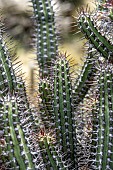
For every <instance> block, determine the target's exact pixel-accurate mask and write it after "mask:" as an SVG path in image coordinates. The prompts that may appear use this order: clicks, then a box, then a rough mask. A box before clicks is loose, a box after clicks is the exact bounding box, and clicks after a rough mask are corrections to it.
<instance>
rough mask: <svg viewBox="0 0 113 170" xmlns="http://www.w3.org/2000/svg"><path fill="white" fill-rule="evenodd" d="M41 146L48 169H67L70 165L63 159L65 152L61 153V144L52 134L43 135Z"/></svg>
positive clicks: (40, 139)
mask: <svg viewBox="0 0 113 170" xmlns="http://www.w3.org/2000/svg"><path fill="white" fill-rule="evenodd" d="M39 141H40V142H39V145H40V148H41V149H42V150H43V152H42V157H43V162H44V164H45V168H46V169H47V170H50V169H54V170H59V169H62V170H66V169H67V168H68V167H69V166H70V165H67V163H66V162H65V161H63V154H62V153H61V150H60V147H59V145H58V144H57V143H56V141H55V138H54V137H52V135H51V134H46V133H45V132H44V134H43V135H41V136H40V138H39Z"/></svg>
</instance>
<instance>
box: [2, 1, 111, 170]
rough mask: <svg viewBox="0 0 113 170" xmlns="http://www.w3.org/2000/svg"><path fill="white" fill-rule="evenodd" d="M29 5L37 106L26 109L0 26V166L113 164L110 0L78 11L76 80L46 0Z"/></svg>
mask: <svg viewBox="0 0 113 170" xmlns="http://www.w3.org/2000/svg"><path fill="white" fill-rule="evenodd" d="M32 3H33V8H34V18H35V23H36V39H37V40H36V42H37V46H36V48H37V60H38V65H39V77H40V82H39V85H38V86H39V87H37V90H38V91H39V96H38V97H40V99H41V100H40V103H39V107H38V108H32V107H31V105H30V103H29V100H28V98H27V95H26V88H25V83H24V82H23V80H22V76H21V75H20V76H18V75H17V74H16V71H15V69H14V67H13V64H12V62H11V59H10V58H11V57H10V52H9V51H8V49H7V43H5V42H4V39H3V36H4V32H3V26H2V24H1V32H0V159H1V160H0V168H1V169H15V170H16V169H20V170H24V169H25V170H27V169H32V170H35V169H36V170H50V169H51V170H86V169H91V170H93V169H97V170H106V169H109V170H110V169H113V147H112V145H113V139H112V137H113V126H112V122H113V118H112V117H113V116H112V113H113V85H112V84H113V78H112V75H113V58H112V57H113V35H112V31H113V1H112V0H111V1H110V0H107V1H104V0H103V1H98V5H97V7H96V10H95V11H93V12H89V11H88V10H87V9H86V10H84V9H81V10H80V11H79V12H78V13H79V16H78V20H77V21H78V24H77V25H78V27H79V28H80V31H81V32H82V33H83V34H84V35H85V37H86V39H87V40H88V42H87V44H86V45H87V47H88V48H87V53H86V54H87V56H86V57H85V62H84V64H83V66H82V68H81V72H80V73H79V74H78V77H77V78H76V79H75V80H72V79H71V73H70V63H69V61H68V59H67V56H66V54H62V53H60V52H59V51H58V44H59V42H58V38H57V33H56V30H55V14H54V11H53V7H52V2H51V1H50V0H32ZM54 5H55V4H54ZM17 70H18V67H17ZM38 88H39V89H38Z"/></svg>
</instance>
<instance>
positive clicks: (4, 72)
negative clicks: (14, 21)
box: [0, 31, 16, 94]
mask: <svg viewBox="0 0 113 170" xmlns="http://www.w3.org/2000/svg"><path fill="white" fill-rule="evenodd" d="M1 32H2V31H1ZM1 32H0V91H1V92H0V93H1V94H2V93H3V94H5V93H7V91H10V93H13V89H14V88H15V87H16V77H15V74H14V70H13V68H12V64H11V59H10V56H9V53H8V50H7V47H6V45H5V42H4V40H3V36H2V33H1Z"/></svg>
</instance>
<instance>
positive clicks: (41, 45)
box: [32, 0, 58, 78]
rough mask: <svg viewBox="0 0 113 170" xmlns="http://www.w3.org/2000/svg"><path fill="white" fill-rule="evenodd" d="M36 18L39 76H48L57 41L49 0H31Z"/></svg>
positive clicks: (56, 48)
mask: <svg viewBox="0 0 113 170" xmlns="http://www.w3.org/2000/svg"><path fill="white" fill-rule="evenodd" d="M32 3H33V8H34V15H35V20H36V25H37V28H36V35H37V50H38V51H37V60H38V64H39V68H40V71H39V72H40V76H41V77H42V78H45V77H47V76H48V74H49V73H50V72H49V67H50V66H51V59H52V58H53V59H55V56H56V52H57V50H58V42H57V36H56V30H55V21H54V12H53V7H52V5H51V1H50V0H46V1H45V0H44V1H42V0H39V1H37V0H32Z"/></svg>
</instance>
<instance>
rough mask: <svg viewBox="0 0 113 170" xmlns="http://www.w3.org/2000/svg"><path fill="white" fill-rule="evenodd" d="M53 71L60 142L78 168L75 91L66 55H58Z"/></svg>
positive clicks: (56, 121)
mask: <svg viewBox="0 0 113 170" xmlns="http://www.w3.org/2000/svg"><path fill="white" fill-rule="evenodd" d="M53 72H54V76H53V77H54V80H53V111H54V115H55V124H56V131H57V140H58V141H59V142H60V145H61V147H62V151H63V152H64V153H67V154H68V158H69V159H71V161H72V162H73V166H74V168H75V169H76V168H77V164H76V161H77V156H76V132H75V131H76V130H75V129H76V128H75V122H74V110H73V109H74V105H73V99H72V96H73V93H72V85H71V79H70V73H69V63H68V61H67V60H66V56H65V55H63V54H59V55H58V57H57V60H56V61H55V66H54V70H53Z"/></svg>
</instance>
